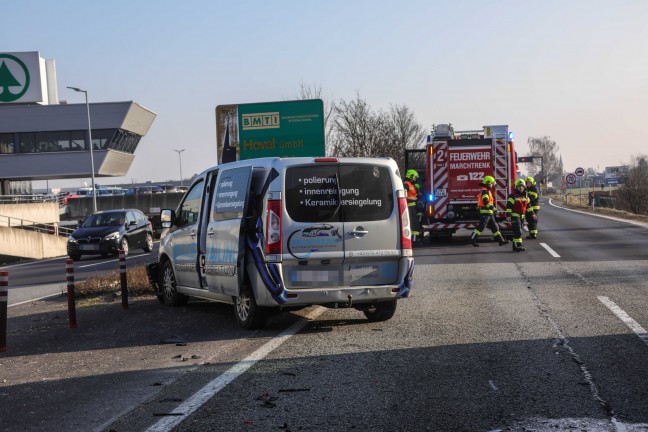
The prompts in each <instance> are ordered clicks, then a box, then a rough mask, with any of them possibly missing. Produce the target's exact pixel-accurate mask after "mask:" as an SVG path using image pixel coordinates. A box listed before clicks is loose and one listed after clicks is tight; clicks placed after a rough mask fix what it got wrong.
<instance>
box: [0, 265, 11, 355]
mask: <svg viewBox="0 0 648 432" xmlns="http://www.w3.org/2000/svg"><path fill="white" fill-rule="evenodd" d="M8 294H9V272H6V271H3V272H0V352H5V351H7V301H9V295H8Z"/></svg>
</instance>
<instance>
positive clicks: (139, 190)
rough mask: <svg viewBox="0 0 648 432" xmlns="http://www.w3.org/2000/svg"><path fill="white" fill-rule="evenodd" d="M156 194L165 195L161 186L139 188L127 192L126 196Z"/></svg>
mask: <svg viewBox="0 0 648 432" xmlns="http://www.w3.org/2000/svg"><path fill="white" fill-rule="evenodd" d="M156 193H164V190H163V189H162V188H161V187H159V186H138V187H132V188H129V189H127V190H126V195H130V196H132V195H150V194H156Z"/></svg>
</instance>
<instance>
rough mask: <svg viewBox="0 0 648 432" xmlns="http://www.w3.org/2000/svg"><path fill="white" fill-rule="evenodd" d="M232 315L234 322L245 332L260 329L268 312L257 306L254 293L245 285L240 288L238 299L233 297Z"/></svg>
mask: <svg viewBox="0 0 648 432" xmlns="http://www.w3.org/2000/svg"><path fill="white" fill-rule="evenodd" d="M234 314H235V315H236V322H238V324H239V325H240V326H241V327H243V328H244V329H246V330H254V329H258V328H262V327H263V326H264V325H265V323H266V321H267V319H268V314H269V311H268V309H267V308H263V307H261V306H257V303H256V300H255V298H254V293H253V292H252V289H251V288H250V286H249V285H248V284H247V283H246V284H244V285H243V286H242V287H241V292H240V294H239V295H238V297H234Z"/></svg>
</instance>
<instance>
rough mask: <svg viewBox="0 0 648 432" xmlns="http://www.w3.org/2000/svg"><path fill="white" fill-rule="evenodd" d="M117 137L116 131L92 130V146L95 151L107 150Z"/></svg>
mask: <svg viewBox="0 0 648 432" xmlns="http://www.w3.org/2000/svg"><path fill="white" fill-rule="evenodd" d="M113 135H115V129H97V130H94V129H93V130H92V145H93V147H92V148H93V149H94V150H106V149H107V148H109V144H110V141H111V139H112V137H113Z"/></svg>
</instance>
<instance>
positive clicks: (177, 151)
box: [173, 149, 185, 186]
mask: <svg viewBox="0 0 648 432" xmlns="http://www.w3.org/2000/svg"><path fill="white" fill-rule="evenodd" d="M173 151H174V152H176V153H178V160H179V162H180V186H184V184H183V183H182V155H181V153H182V152H183V151H185V149H182V150H176V149H173Z"/></svg>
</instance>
